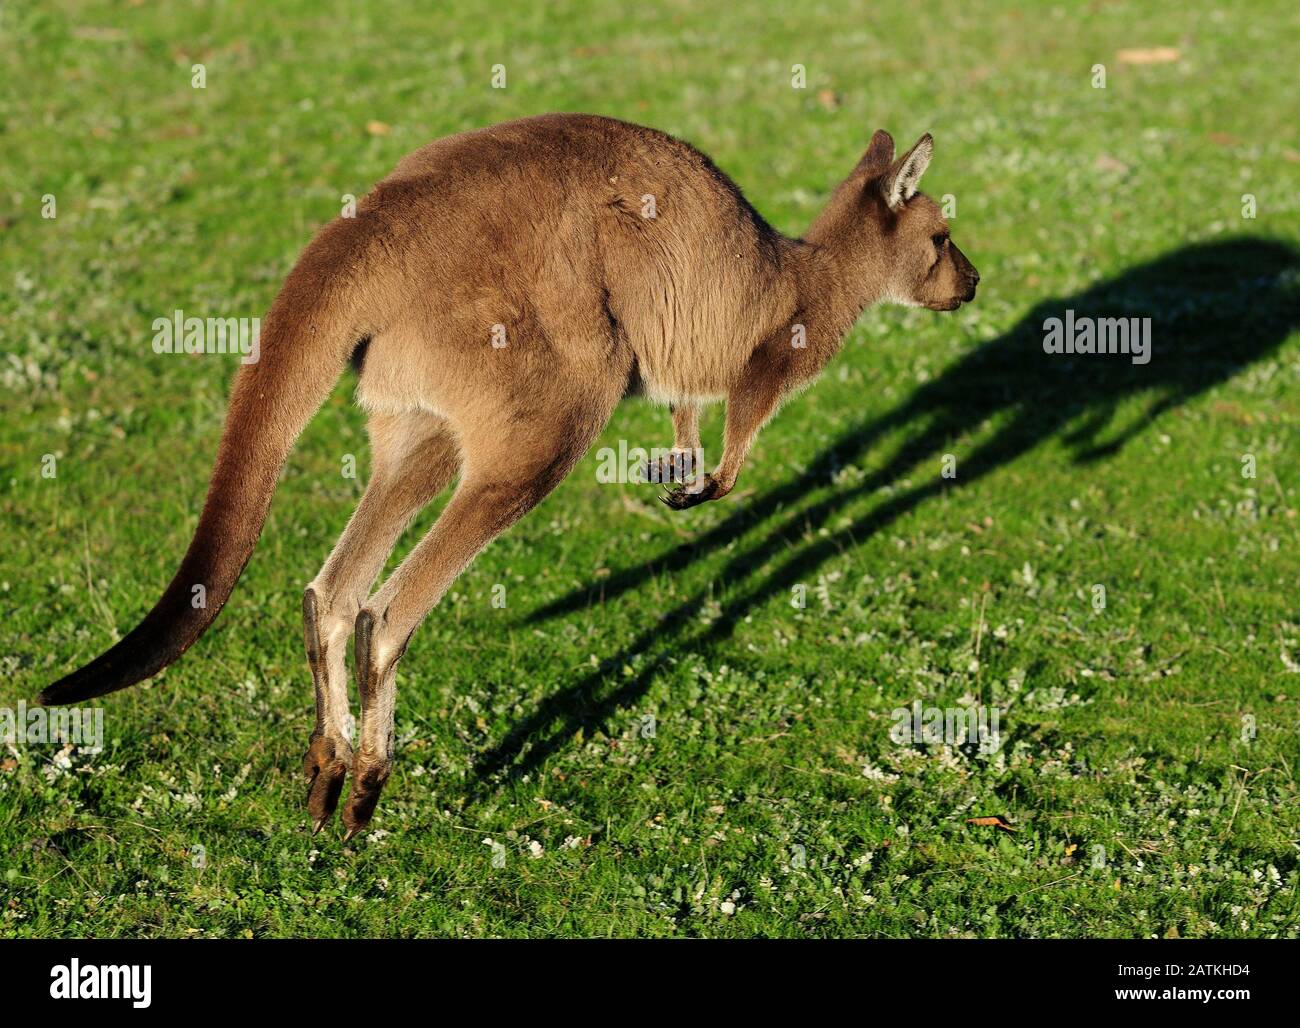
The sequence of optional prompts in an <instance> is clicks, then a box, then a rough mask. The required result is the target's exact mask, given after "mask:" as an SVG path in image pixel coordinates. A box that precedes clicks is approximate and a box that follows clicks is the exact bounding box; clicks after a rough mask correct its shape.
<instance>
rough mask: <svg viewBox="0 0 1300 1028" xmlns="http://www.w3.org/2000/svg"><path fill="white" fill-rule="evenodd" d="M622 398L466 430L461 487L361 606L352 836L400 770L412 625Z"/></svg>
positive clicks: (348, 816)
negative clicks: (400, 681)
mask: <svg viewBox="0 0 1300 1028" xmlns="http://www.w3.org/2000/svg"><path fill="white" fill-rule="evenodd" d="M617 400H618V394H617V390H610V393H609V395H608V396H604V397H600V396H597V397H592V396H587V397H585V398H582V399H576V398H573V397H572V396H571V395H570V396H568V397H566V398H561V397H554V398H545V399H544V400H540V401H538V402H539V403H540V404H541V406H534V407H532V408H531V409H530V410H529V411H528V412H527V413H526V414H524V413H523V412H519V413H517V414H515V415H514V416H510V417H484V418H482V419H481V420H479V421H478V422H477V423H476V424H475V425H473V426H472V430H471V431H468V432H466V433H465V435H464V437H463V439H462V446H463V449H464V458H465V465H464V473H463V475H462V478H461V482H460V485H459V486H457V488H456V492H455V495H453V496H452V498H451V500H450V501H449V502H448V504H447V507H446V509H445V510H443V512H442V515H441V516H440V517H439V518H438V520H437V522H436V523H435V524H434V526H433V527H432V528H431V529H430V530H429V533H428V535H426V536H425V537H424V538H423V539H421V540H420V542H419V543H418V544H417V545H416V546H415V548H414V549H413V550H412V551H411V552H410V554H409V555H408V556H407V558H406V560H404V561H403V562H402V565H401V566H400V567H399V568H398V569H397V570H396V571H394V572H393V574H392V576H391V577H390V578H389V579H388V580H387V581H386V582H385V583H384V584H383V586H381V587H380V588H379V590H378V591H377V592H376V593H375V594H374V595H373V596H371V597H370V599H369V600H367V601H366V603H365V605H364V606H363V607H362V610H361V612H360V614H358V616H357V624H356V642H355V645H354V656H355V659H356V662H357V668H356V674H357V686H358V691H359V692H360V693H361V732H360V743H359V746H358V749H357V753H356V756H355V758H354V761H353V769H352V790H351V792H350V793H349V794H348V801H347V804H346V806H345V807H344V810H343V823H344V825H345V826H346V827H347V833H348V834H347V837H348V838H352V836H354V835H356V834H357V833H358V832H359V831H361V830H362V829H364V828H365V826H366V825H367V824H369V822H370V819H371V817H372V816H373V815H374V811H375V805H376V803H377V802H378V800H379V794H380V792H381V791H382V789H383V787H384V784H385V782H387V780H388V776H389V774H390V772H391V771H392V765H393V713H394V706H395V703H396V692H397V684H396V672H397V662H398V661H399V660H400V659H401V656H402V653H403V652H404V651H405V649H406V644H407V642H408V641H409V640H410V637H411V634H412V633H413V632H414V631H415V628H416V626H418V625H419V623H420V622H421V621H423V620H424V618H425V616H426V615H427V614H428V613H429V611H430V610H432V609H433V607H434V606H435V605H436V604H437V602H438V601H439V600H440V599H441V598H442V597H443V595H444V594H445V593H446V592H447V590H448V589H449V588H450V587H451V584H452V583H453V582H454V581H455V580H456V578H457V576H458V575H460V573H461V572H462V571H464V570H465V568H466V567H467V566H468V565H469V563H470V562H471V561H472V560H473V559H474V557H475V556H476V555H477V554H478V552H479V551H480V550H481V549H483V547H485V546H486V545H487V544H488V543H489V542H491V541H492V540H493V539H494V538H495V537H496V536H498V535H499V534H500V533H502V532H503V531H505V530H506V529H507V528H508V527H509V526H510V525H512V524H513V523H514V522H515V521H517V520H518V519H519V518H521V517H522V516H523V515H524V514H526V513H527V512H528V511H529V510H531V509H532V508H533V507H535V506H536V505H537V504H538V503H539V502H541V500H542V498H543V497H545V496H546V495H547V494H548V493H549V492H550V491H551V490H552V489H554V488H555V487H556V486H557V485H558V484H559V483H560V482H561V481H562V480H563V479H564V477H565V476H566V475H567V474H568V473H569V471H570V470H571V469H572V468H573V466H574V465H575V464H576V463H577V462H578V460H579V458H581V456H582V455H583V454H584V453H585V452H586V451H587V448H588V447H589V446H590V445H591V443H592V442H593V441H594V440H595V438H596V436H597V435H598V434H599V433H600V430H601V429H602V428H603V427H604V425H605V422H606V421H607V420H608V418H609V415H610V413H611V412H612V411H613V409H614V404H615V403H616V402H617Z"/></svg>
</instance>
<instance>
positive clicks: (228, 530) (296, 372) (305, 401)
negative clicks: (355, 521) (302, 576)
mask: <svg viewBox="0 0 1300 1028" xmlns="http://www.w3.org/2000/svg"><path fill="white" fill-rule="evenodd" d="M363 232H364V229H363V225H362V223H361V221H360V219H357V220H342V219H340V220H336V221H334V222H332V223H331V224H330V225H328V226H326V228H325V229H324V230H322V231H321V233H320V234H319V235H317V237H316V238H315V239H314V240H313V241H312V243H311V244H310V245H309V246H308V247H307V249H306V251H305V252H304V253H303V255H302V257H301V258H300V259H299V261H298V263H297V265H296V266H295V267H294V269H293V271H292V272H291V273H290V275H289V277H288V279H287V280H286V281H285V284H284V288H283V289H281V291H280V294H279V296H278V297H276V300H275V303H274V304H272V306H271V310H270V312H269V313H268V314H267V317H266V325H265V326H264V329H263V331H262V333H261V338H260V348H259V354H258V358H257V360H256V361H255V362H254V363H251V364H245V365H243V366H242V367H241V368H240V369H239V372H238V374H237V375H236V376H235V384H234V388H233V389H232V391H231V396H230V406H229V409H228V411H227V413H226V423H225V428H224V429H223V430H222V433H221V443H220V446H219V448H218V450H217V461H216V466H215V468H214V469H213V472H212V481H211V483H210V484H209V486H208V496H207V500H206V502H205V503H204V505H203V513H202V515H200V517H199V524H198V528H197V529H196V530H195V532H194V539H193V540H192V541H191V542H190V547H189V550H188V551H186V553H185V557H184V559H183V560H182V561H181V566H180V570H179V571H177V573H176V576H175V577H174V578H173V579H172V581H171V584H170V585H169V586H167V589H166V591H165V592H164V593H163V595H162V598H161V599H160V600H159V601H158V602H157V603H156V604H155V605H154V608H153V609H152V610H151V611H149V613H148V614H146V615H145V617H144V620H143V621H141V622H140V623H139V624H138V625H137V626H136V627H135V628H134V629H132V630H131V631H130V632H129V633H128V634H127V635H126V636H125V637H123V638H122V639H121V640H120V641H119V642H118V643H117V644H116V645H114V646H113V647H112V648H111V649H109V650H107V651H106V652H104V653H102V654H100V655H99V656H98V657H96V658H95V659H94V660H92V661H91V662H90V663H89V664H86V665H85V666H84V667H81V668H78V669H77V670H76V671H73V672H72V673H71V674H70V675H68V676H67V677H65V678H62V679H60V680H59V681H57V682H55V683H54V684H53V685H51V686H49V687H48V688H46V689H45V691H44V692H42V693H41V695H40V698H39V702H40V703H42V704H46V705H57V704H62V703H75V702H77V701H79V700H87V699H91V698H93V697H95V696H103V695H105V694H106V693H110V692H115V691H116V690H118V689H125V688H126V687H127V686H129V685H134V684H136V683H137V682H140V681H143V680H144V679H146V678H150V677H152V676H153V675H156V674H157V673H158V672H159V671H161V670H162V669H163V668H165V667H166V666H167V665H168V664H170V663H172V662H173V661H174V660H176V659H177V658H178V657H179V656H180V655H181V654H182V653H184V652H185V651H186V649H188V648H189V647H190V645H191V644H193V643H194V641H195V640H197V639H198V638H199V636H201V635H202V634H203V633H204V632H205V631H206V630H207V628H208V626H209V625H211V624H212V622H213V621H214V620H215V619H216V616H217V614H219V613H220V612H221V608H222V607H223V606H224V605H225V602H226V600H227V599H229V598H230V593H231V590H233V589H234V587H235V582H236V581H238V579H239V576H240V574H241V573H242V572H243V570H244V565H245V564H247V563H248V558H249V557H250V556H251V555H252V552H253V547H254V546H255V545H256V543H257V538H258V536H259V535H260V534H261V532H262V525H263V523H264V522H265V521H266V515H267V511H268V510H269V508H270V506H271V497H272V494H273V493H274V492H275V483H276V479H277V478H278V477H279V474H280V469H281V467H282V466H283V464H284V462H285V459H286V458H287V457H288V455H289V452H290V450H291V449H292V448H293V444H294V441H295V440H296V439H297V438H298V435H299V433H300V432H301V431H302V430H303V428H304V426H305V425H306V424H307V422H308V421H309V420H310V419H311V417H312V415H313V414H314V413H315V412H316V410H317V408H318V407H319V406H320V405H321V404H322V403H323V402H324V401H325V398H326V397H327V396H329V393H330V390H331V389H332V388H333V386H334V383H335V381H337V379H338V377H339V375H340V374H342V372H343V369H344V367H345V366H346V365H347V362H348V358H349V357H350V356H351V354H352V351H353V350H354V349H355V348H356V346H357V343H358V341H359V338H360V337H362V336H364V335H366V334H367V326H366V325H365V324H364V323H363V321H362V320H361V314H360V312H359V307H360V303H361V298H360V293H361V286H360V285H359V284H357V283H356V281H355V279H354V278H353V273H354V272H355V270H356V265H357V264H358V263H359V262H358V260H357V258H358V257H359V256H361V255H360V254H359V253H358V252H357V251H358V243H359V242H361V243H363V242H364V239H358V235H359V234H361V233H363ZM341 268H346V269H347V272H346V274H345V273H342V272H341ZM199 587H202V588H199Z"/></svg>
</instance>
